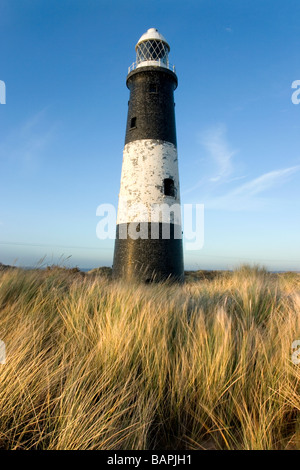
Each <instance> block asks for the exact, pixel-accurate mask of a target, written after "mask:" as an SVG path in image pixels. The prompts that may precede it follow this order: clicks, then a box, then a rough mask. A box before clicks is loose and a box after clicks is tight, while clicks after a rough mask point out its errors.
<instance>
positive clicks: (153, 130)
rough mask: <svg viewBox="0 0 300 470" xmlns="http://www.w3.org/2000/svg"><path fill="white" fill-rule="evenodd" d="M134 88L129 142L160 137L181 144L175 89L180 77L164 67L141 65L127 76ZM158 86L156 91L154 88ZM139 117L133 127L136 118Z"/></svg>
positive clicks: (130, 109)
mask: <svg viewBox="0 0 300 470" xmlns="http://www.w3.org/2000/svg"><path fill="white" fill-rule="evenodd" d="M126 84H127V87H128V88H129V90H130V99H129V106H128V116H127V128H126V137H125V144H128V143H129V142H133V141H135V140H142V139H156V140H163V141H165V142H171V143H172V144H174V145H175V146H177V142H176V125H175V109H174V89H175V88H176V87H177V77H176V75H175V73H173V72H172V71H171V70H168V69H165V68H163V67H153V66H152V67H150V66H149V67H141V68H138V69H136V70H133V71H132V72H130V73H129V75H128V76H127V82H126ZM155 89H156V90H157V91H156V92H153V90H155ZM133 118H136V120H135V126H134V127H132V125H131V124H132V122H133V121H132V119H133Z"/></svg>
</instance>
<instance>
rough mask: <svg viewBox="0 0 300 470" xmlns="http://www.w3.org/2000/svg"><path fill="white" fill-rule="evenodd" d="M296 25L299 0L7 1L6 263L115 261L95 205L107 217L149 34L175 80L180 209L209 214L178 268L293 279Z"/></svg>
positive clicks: (1, 24)
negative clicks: (258, 268) (264, 270)
mask: <svg viewBox="0 0 300 470" xmlns="http://www.w3.org/2000/svg"><path fill="white" fill-rule="evenodd" d="M299 14H300V3H299V2H298V1H297V0H295V1H292V0H277V1H276V2H274V1H269V0H251V1H248V0H243V1H240V0H203V1H200V0H197V1H191V0H185V1H184V2H183V1H180V2H179V1H176V0H159V1H156V0H151V2H150V1H143V0H139V1H135V0H134V1H132V0H131V1H130V2H125V1H122V2H121V1H116V0H110V1H102V0H97V1H96V0H95V1H91V0H90V1H89V0H80V1H79V0H72V1H71V0H69V1H67V0H51V1H50V0H47V1H46V0H45V1H38V0H27V1H26V2H25V1H23V0H2V1H1V3H0V41H1V67H0V80H3V81H4V82H5V84H6V93H7V94H6V104H5V105H2V104H1V105H0V165H1V167H0V168H1V185H0V192H1V197H0V261H1V262H2V263H16V264H17V265H23V266H28V265H35V264H36V263H37V262H38V261H39V260H40V259H41V258H42V257H44V256H46V262H47V263H52V262H53V263H54V262H58V261H59V262H64V263H65V264H68V265H70V266H76V265H78V266H79V267H82V268H88V267H96V266H101V265H107V266H109V265H111V264H112V256H113V245H114V243H113V241H112V240H99V239H98V238H97V236H96V226H97V223H98V222H99V217H97V216H96V209H97V207H98V206H99V204H103V203H110V204H113V205H115V206H116V205H117V198H118V192H119V185H120V175H121V165H122V152H123V146H124V137H125V124H126V113H127V101H128V97H129V92H128V90H127V88H126V84H125V82H126V75H127V69H128V66H129V65H131V63H132V62H133V61H134V60H135V50H134V46H135V44H136V42H137V41H138V39H139V37H140V36H141V35H142V34H143V33H144V32H145V31H146V30H147V29H148V28H151V27H155V28H158V29H159V31H160V32H161V33H162V34H163V35H164V36H165V37H166V39H167V40H168V42H169V43H170V46H171V53H170V62H172V63H174V64H175V66H176V71H177V75H178V79H179V86H178V89H177V90H176V92H175V101H176V108H175V109H176V124H177V144H178V155H179V171H180V185H181V200H182V203H193V204H197V203H198V204H204V207H205V209H204V211H205V218H204V221H205V227H204V228H205V230H204V237H205V238H204V246H203V248H202V249H201V250H199V251H187V250H185V266H186V268H196V269H201V268H203V269H223V268H225V269H231V268H233V267H234V266H236V265H238V264H240V263H242V262H248V263H260V264H263V265H265V266H267V267H268V268H269V269H272V270H285V269H290V270H300V244H299V234H300V218H299V212H300V211H299V209H300V148H299V147H300V146H299V131H300V104H299V105H295V104H293V103H292V101H291V96H292V92H293V91H294V90H292V88H291V84H292V82H293V81H294V80H300V62H299V50H300V35H299ZM69 257H70V258H69ZM63 260H64V261H63Z"/></svg>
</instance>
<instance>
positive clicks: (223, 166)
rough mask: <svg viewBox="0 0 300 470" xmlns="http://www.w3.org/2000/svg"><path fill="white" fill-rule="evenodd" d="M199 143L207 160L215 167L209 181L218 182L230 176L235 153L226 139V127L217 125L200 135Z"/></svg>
mask: <svg viewBox="0 0 300 470" xmlns="http://www.w3.org/2000/svg"><path fill="white" fill-rule="evenodd" d="M201 143H202V145H203V146H204V148H205V149H206V151H207V153H208V156H209V158H210V159H211V160H212V161H213V162H214V163H215V165H216V167H217V172H216V175H214V176H212V177H210V181H213V182H215V181H220V180H221V179H225V178H227V177H228V176H229V175H231V173H232V170H233V162H232V159H233V156H234V155H235V154H236V153H237V151H236V150H232V149H231V148H230V147H229V145H228V142H227V139H226V126H225V125H224V124H219V125H218V126H216V127H214V128H211V129H209V130H207V131H206V132H204V133H203V134H202V135H201Z"/></svg>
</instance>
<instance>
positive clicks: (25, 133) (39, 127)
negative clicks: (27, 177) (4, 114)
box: [0, 108, 56, 172]
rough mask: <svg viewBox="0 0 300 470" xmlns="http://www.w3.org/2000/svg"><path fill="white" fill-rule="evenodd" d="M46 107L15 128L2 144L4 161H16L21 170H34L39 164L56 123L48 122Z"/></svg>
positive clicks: (0, 146) (0, 151)
mask: <svg viewBox="0 0 300 470" xmlns="http://www.w3.org/2000/svg"><path fill="white" fill-rule="evenodd" d="M46 109H47V108H45V109H42V110H41V111H39V112H37V113H36V114H34V115H32V116H30V117H29V118H28V119H27V120H25V121H24V122H23V123H21V124H20V125H19V126H18V127H17V128H15V129H13V130H12V131H11V132H10V134H8V135H7V137H6V139H5V140H4V141H2V142H1V144H0V158H1V159H2V160H3V162H5V161H6V162H11V163H16V164H17V165H18V167H19V169H20V170H25V171H26V172H27V171H29V172H31V171H33V170H35V169H36V168H37V167H38V166H39V161H40V157H41V154H42V151H43V150H44V149H45V148H46V146H47V145H48V144H49V142H50V141H51V140H52V138H53V135H54V131H55V128H56V126H55V124H51V125H50V126H49V125H48V123H47V116H46Z"/></svg>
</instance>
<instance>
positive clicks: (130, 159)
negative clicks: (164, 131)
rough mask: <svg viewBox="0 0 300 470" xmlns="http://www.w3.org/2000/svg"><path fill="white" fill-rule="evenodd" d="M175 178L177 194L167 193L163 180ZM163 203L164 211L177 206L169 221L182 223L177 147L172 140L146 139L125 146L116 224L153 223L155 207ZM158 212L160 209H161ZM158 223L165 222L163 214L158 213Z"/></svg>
mask: <svg viewBox="0 0 300 470" xmlns="http://www.w3.org/2000/svg"><path fill="white" fill-rule="evenodd" d="M165 178H172V179H173V181H174V187H175V194H176V196H175V197H171V196H165V195H164V183H163V182H164V179H165ZM157 205H159V206H160V205H164V206H163V207H165V209H164V210H165V214H166V213H167V212H168V209H170V208H171V206H173V205H175V206H174V208H175V212H176V214H175V215H174V214H173V215H172V213H171V214H170V216H169V220H168V221H169V222H170V223H176V224H178V223H179V224H180V223H181V222H180V215H178V210H177V209H176V207H179V213H180V192H179V176H178V160H177V149H176V147H175V145H174V144H171V143H170V142H163V141H160V140H154V139H143V140H135V141H133V142H129V143H128V144H126V145H125V147H124V152H123V165H122V176H121V187H120V193H119V206H118V216H117V224H122V223H129V222H133V221H135V222H151V220H152V219H151V214H153V207H154V208H155V207H156V209H154V210H156V212H157ZM158 212H159V211H158ZM157 217H158V220H155V222H166V218H165V216H164V215H158V216H157V214H156V218H157Z"/></svg>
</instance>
